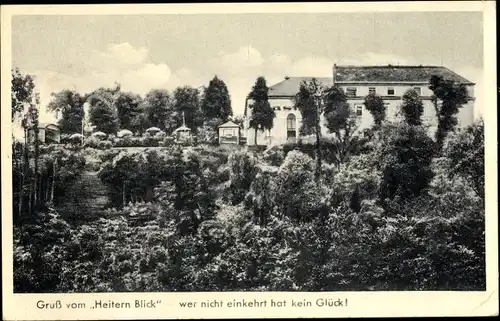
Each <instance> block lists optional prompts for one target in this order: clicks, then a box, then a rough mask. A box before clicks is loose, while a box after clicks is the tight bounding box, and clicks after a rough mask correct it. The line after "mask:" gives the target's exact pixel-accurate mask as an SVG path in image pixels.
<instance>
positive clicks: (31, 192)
mask: <svg viewBox="0 0 500 321" xmlns="http://www.w3.org/2000/svg"><path fill="white" fill-rule="evenodd" d="M28 194H29V195H28V215H29V216H31V213H32V210H33V202H32V199H33V179H30V190H29V193H28Z"/></svg>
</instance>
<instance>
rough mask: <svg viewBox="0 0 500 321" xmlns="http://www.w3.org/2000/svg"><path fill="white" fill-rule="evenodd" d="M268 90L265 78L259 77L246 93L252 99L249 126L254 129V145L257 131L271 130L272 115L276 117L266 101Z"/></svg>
mask: <svg viewBox="0 0 500 321" xmlns="http://www.w3.org/2000/svg"><path fill="white" fill-rule="evenodd" d="M268 91H269V88H268V87H267V85H266V79H265V78H264V77H259V78H257V80H256V82H255V85H254V86H253V87H252V91H251V92H250V94H248V98H249V99H252V100H253V103H252V105H251V106H250V108H251V109H252V116H251V118H250V122H249V126H250V128H253V129H254V130H255V137H254V145H257V131H258V130H262V131H263V130H271V128H273V120H274V117H276V113H275V112H274V110H273V109H272V108H271V105H270V104H269V101H268V96H267V95H268Z"/></svg>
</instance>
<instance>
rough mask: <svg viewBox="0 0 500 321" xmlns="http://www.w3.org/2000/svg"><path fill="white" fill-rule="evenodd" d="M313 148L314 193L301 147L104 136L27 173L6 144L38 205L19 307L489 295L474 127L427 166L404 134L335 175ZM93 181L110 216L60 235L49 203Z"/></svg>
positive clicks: (19, 150)
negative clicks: (23, 303)
mask: <svg viewBox="0 0 500 321" xmlns="http://www.w3.org/2000/svg"><path fill="white" fill-rule="evenodd" d="M326 99H327V98H325V100H324V102H325V104H330V103H329V102H327V100H326ZM338 105H342V104H337V105H336V106H338ZM332 106H334V104H333V103H332V105H330V107H332ZM330 107H328V108H330ZM332 109H334V108H332ZM339 110H340V109H339ZM35 118H36V117H35ZM340 119H341V118H340ZM34 120H35V121H36V119H34ZM211 121H213V122H214V123H215V122H217V121H219V120H217V119H215V118H214V119H212V120H211ZM337 124H342V122H339V123H337ZM205 125H207V122H205ZM199 134H200V133H198V135H199ZM101 144H102V145H101ZM109 144H114V146H117V145H120V144H140V145H154V144H158V145H160V146H161V145H165V146H167V147H164V148H158V149H142V148H141V149H139V148H138V149H128V150H121V149H104V148H107V147H108V146H109ZM320 144H321V146H322V149H321V157H322V159H323V160H324V162H322V163H321V171H320V173H321V175H320V176H319V177H316V176H315V174H316V173H317V172H318V171H317V168H316V167H317V166H318V164H317V163H316V162H315V161H314V159H313V158H314V157H316V156H317V154H316V152H315V151H316V150H315V148H316V147H317V145H314V144H309V143H302V142H299V143H297V144H287V145H285V146H283V147H280V146H274V147H272V148H270V149H268V150H265V151H263V150H252V149H250V148H241V147H240V146H213V145H210V144H199V145H197V146H194V147H181V146H178V145H176V144H174V143H173V142H172V140H171V137H169V136H167V135H163V134H160V135H158V136H150V135H149V134H144V135H143V136H141V137H131V138H124V139H119V140H116V141H115V138H114V137H113V135H110V136H109V138H108V140H102V141H100V140H98V139H97V138H95V137H90V138H86V140H85V145H84V146H76V145H75V146H71V145H63V144H60V145H47V146H39V147H40V148H39V157H37V158H36V159H37V160H38V161H37V162H34V159H35V149H34V148H26V146H24V144H22V143H17V144H16V145H14V146H13V159H12V162H13V181H14V185H15V186H14V191H16V193H18V192H19V191H20V190H22V189H23V188H21V185H22V184H20V182H21V181H22V178H23V177H24V176H23V175H26V176H25V178H26V179H27V180H29V179H31V178H32V177H33V176H34V172H37V173H38V177H39V180H38V182H39V185H38V186H39V188H40V190H41V192H40V193H39V194H38V195H41V196H43V197H42V198H41V202H40V206H38V207H37V208H36V209H35V210H34V211H33V212H32V213H31V215H25V214H26V213H25V212H24V211H20V212H19V213H20V214H21V215H15V216H14V289H15V292H28V293H29V292H35V293H47V292H141V291H144V292H152V291H154V292H165V291H352V290H379V291H384V290H385V291H387V290H406V291H408V290H476V291H477V290H483V291H484V290H485V225H484V224H485V222H484V215H485V207H484V206H485V202H484V167H483V166H484V125H483V123H482V121H480V122H478V123H477V124H474V125H473V126H471V127H469V128H467V129H464V130H461V131H459V132H457V133H456V134H452V135H449V136H448V137H447V138H446V140H445V142H444V149H443V152H442V153H441V154H438V155H436V154H435V153H434V151H435V149H434V142H433V141H432V139H430V138H429V137H428V136H427V135H426V132H425V129H424V128H423V127H422V126H413V125H409V124H407V123H405V122H403V123H382V124H381V126H380V128H379V129H378V130H376V131H373V133H372V135H371V137H370V138H369V139H361V138H359V137H354V138H353V139H352V140H351V143H350V144H349V146H350V147H349V153H348V155H349V156H348V157H345V158H344V159H343V160H342V161H339V158H338V150H339V148H340V147H339V141H338V140H337V139H336V138H335V137H326V136H325V137H322V138H321V141H320ZM101 147H102V148H103V149H100V148H101ZM25 152H26V153H25ZM25 156H27V159H28V161H27V162H25V158H24V157H25ZM35 164H37V169H35ZM25 165H27V166H26V167H27V168H25ZM89 165H92V166H99V167H100V170H99V174H98V176H99V178H100V179H101V180H102V182H103V183H105V184H106V185H107V186H108V188H110V189H111V191H112V195H111V196H112V198H111V201H112V205H113V208H109V209H106V210H100V211H98V212H97V213H95V215H94V218H92V219H85V220H79V221H74V220H69V219H68V218H70V216H71V213H68V212H67V211H64V209H62V208H59V206H60V202H59V201H64V200H65V197H66V196H67V195H66V192H67V191H70V190H71V188H72V187H73V186H74V185H75V180H76V179H78V177H79V175H80V174H81V173H82V172H83V171H86V170H89ZM92 169H97V167H95V168H92ZM26 186H28V185H26ZM26 186H24V187H26ZM52 189H54V196H55V197H54V199H52V198H51V197H50V194H51V190H52ZM481 191H483V194H481ZM18 195H19V193H18V194H16V195H14V204H13V205H14V208H17V206H18V205H19V196H18ZM26 195H28V193H26ZM47 196H48V197H47ZM21 198H22V197H21ZM24 201H25V203H28V201H29V198H27V197H25V199H24ZM58 213H59V214H58Z"/></svg>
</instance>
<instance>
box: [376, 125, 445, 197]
mask: <svg viewBox="0 0 500 321" xmlns="http://www.w3.org/2000/svg"><path fill="white" fill-rule="evenodd" d="M377 139H378V141H377V142H376V143H375V146H376V147H375V151H374V152H375V155H374V156H373V159H374V160H376V161H377V163H378V167H379V169H380V170H381V171H382V182H381V186H380V198H381V200H385V199H386V198H387V199H394V197H396V196H398V197H400V198H401V199H406V200H408V199H412V198H414V197H417V196H419V195H421V193H422V191H423V190H424V189H425V188H426V187H427V186H428V185H429V182H430V180H431V179H432V177H433V173H432V170H431V162H432V159H433V157H434V148H435V146H434V142H433V141H432V139H431V138H430V137H429V136H428V135H427V132H426V130H425V128H423V127H421V126H410V125H408V124H406V123H397V124H390V125H389V124H388V125H386V126H382V127H381V128H380V130H379V134H378V138H377Z"/></svg>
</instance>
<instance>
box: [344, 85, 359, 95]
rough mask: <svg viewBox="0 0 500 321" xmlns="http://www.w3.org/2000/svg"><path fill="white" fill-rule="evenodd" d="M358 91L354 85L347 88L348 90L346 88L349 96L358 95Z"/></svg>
mask: <svg viewBox="0 0 500 321" xmlns="http://www.w3.org/2000/svg"><path fill="white" fill-rule="evenodd" d="M356 91H357V90H356V88H354V87H349V88H347V90H346V94H347V96H349V97H356Z"/></svg>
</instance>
